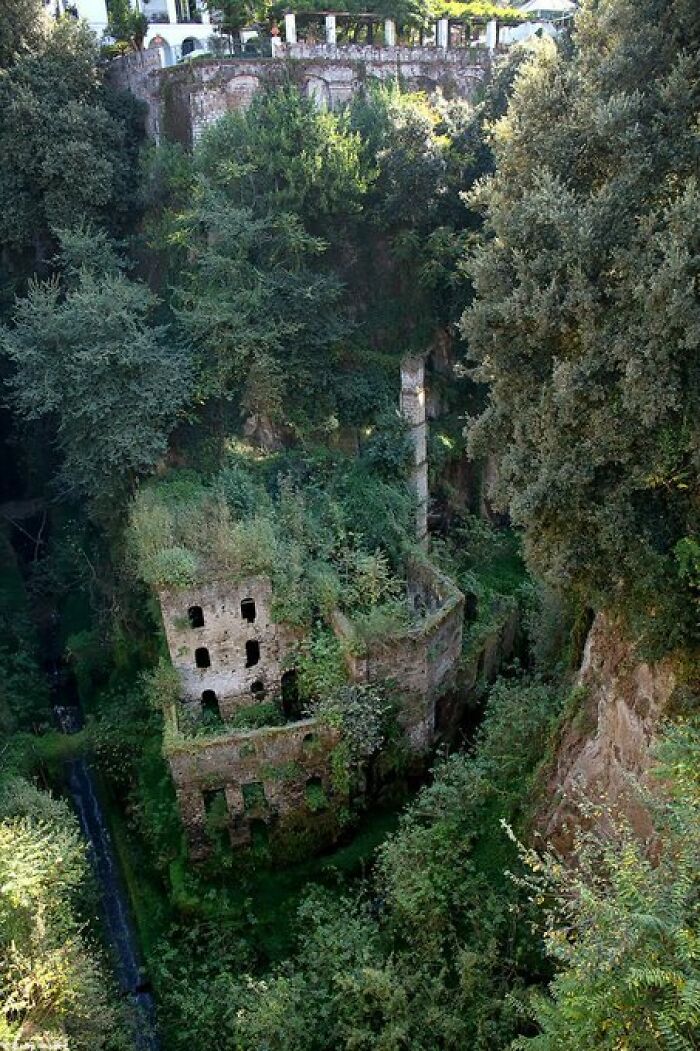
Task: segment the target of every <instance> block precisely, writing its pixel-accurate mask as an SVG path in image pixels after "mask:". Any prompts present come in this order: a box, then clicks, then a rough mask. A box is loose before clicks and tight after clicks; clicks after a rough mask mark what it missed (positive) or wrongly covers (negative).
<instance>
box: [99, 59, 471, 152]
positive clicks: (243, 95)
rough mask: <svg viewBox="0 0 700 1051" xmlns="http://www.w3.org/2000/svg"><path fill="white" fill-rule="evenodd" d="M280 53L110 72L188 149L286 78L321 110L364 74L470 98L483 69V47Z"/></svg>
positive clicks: (158, 126) (135, 65) (152, 62)
mask: <svg viewBox="0 0 700 1051" xmlns="http://www.w3.org/2000/svg"><path fill="white" fill-rule="evenodd" d="M287 47H288V55H287V57H285V58H246V59H242V58H228V59H227V58H212V59H204V58H202V59H199V60H197V61H194V62H191V63H190V62H188V63H183V64H182V65H178V66H173V67H170V68H168V69H161V68H160V66H161V55H160V51H159V50H158V49H157V48H150V49H148V50H147V51H145V52H142V53H141V55H140V56H139V55H136V56H132V55H129V56H125V58H122V59H115V60H114V62H113V63H111V65H110V69H109V77H110V79H111V81H112V83H113V84H115V86H121V87H127V88H129V89H130V90H132V91H133V92H134V94H136V95H137V96H138V97H139V98H142V99H144V101H146V102H147V103H148V106H149V128H150V130H151V133H152V134H153V135H154V136H156V137H158V136H159V135H161V134H162V135H163V136H165V137H166V138H169V139H172V140H175V141H179V142H182V143H183V144H185V145H187V146H191V145H192V144H193V143H194V142H196V141H197V139H198V138H199V137H200V136H201V134H202V132H203V131H204V130H205V129H206V128H207V127H209V126H210V125H211V124H213V123H215V122H216V121H217V120H218V119H219V118H220V117H221V116H223V114H224V113H226V112H228V111H229V110H232V109H244V108H245V107H246V106H247V105H248V104H249V103H250V100H251V99H252V97H253V95H254V94H255V92H256V91H257V90H258V89H259V88H260V87H261V86H262V85H263V84H266V83H271V82H275V81H281V80H285V79H289V80H291V81H292V82H293V83H296V84H298V85H299V88H300V90H302V91H303V92H304V93H305V94H307V95H308V96H310V97H311V98H313V99H315V100H316V102H317V104H318V105H319V106H320V107H326V108H330V109H333V108H336V107H338V106H340V105H342V104H343V103H344V102H347V101H348V100H349V99H350V98H351V97H352V96H353V95H354V94H356V93H357V92H358V91H360V90H361V88H362V87H363V85H364V84H365V83H366V82H367V81H368V80H370V79H372V78H376V79H379V80H396V79H399V80H401V81H402V83H404V84H405V85H406V87H408V88H410V89H412V90H420V91H428V92H433V91H437V90H438V89H440V90H441V91H442V92H443V93H444V94H445V95H446V96H448V97H461V98H470V97H472V95H473V94H474V92H475V90H476V89H477V88H478V86H479V84H480V83H481V82H482V81H483V80H484V79H485V77H486V76H487V73H488V69H489V64H490V57H489V55H488V53H487V52H485V51H478V50H471V49H466V50H457V49H456V50H454V51H449V50H448V51H444V50H442V49H439V48H434V47H433V48H431V47H423V48H418V47H416V48H402V47H382V48H375V47H360V46H357V47H355V46H351V45H348V46H340V47H333V46H329V45H309V44H292V45H288V46H287Z"/></svg>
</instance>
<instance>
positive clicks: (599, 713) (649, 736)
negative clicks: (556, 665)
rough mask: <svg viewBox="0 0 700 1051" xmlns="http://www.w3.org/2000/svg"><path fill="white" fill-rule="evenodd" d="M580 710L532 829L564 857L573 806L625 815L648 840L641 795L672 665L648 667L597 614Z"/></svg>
mask: <svg viewBox="0 0 700 1051" xmlns="http://www.w3.org/2000/svg"><path fill="white" fill-rule="evenodd" d="M577 685H578V686H579V687H580V688H581V707H580V708H579V709H578V711H577V712H576V714H575V715H574V716H573V717H572V718H571V719H570V720H569V722H568V723H567V724H566V725H565V726H564V728H563V730H562V733H561V737H560V740H559V742H558V747H557V750H556V755H555V760H554V764H553V768H552V770H551V772H550V774H549V777H548V781H547V785H546V789H545V794H546V798H547V800H549V805H548V807H547V808H546V809H545V811H544V812H543V813H542V815H541V819H540V821H539V822H538V824H539V825H540V829H541V831H542V832H543V833H544V835H545V837H546V838H547V839H548V840H550V841H551V842H552V843H553V845H554V846H556V847H557V848H559V849H561V850H563V851H565V852H566V850H567V848H568V846H569V845H570V837H571V828H572V826H573V825H575V824H577V823H579V822H580V813H579V809H578V802H579V801H580V800H581V799H582V798H585V799H588V800H591V801H593V802H594V803H598V802H599V803H605V804H606V805H608V806H609V807H610V808H611V809H612V811H613V812H616V813H618V814H622V815H624V816H625V817H626V818H627V820H628V821H629V822H630V823H631V825H632V827H633V828H634V829H635V831H636V832H637V833H638V835H639V836H641V837H643V838H646V837H648V836H649V835H650V833H651V819H650V814H649V812H648V809H647V808H646V806H645V805H644V801H643V799H642V798H641V796H640V793H639V792H638V791H637V790H636V789H637V786H638V785H639V783H640V782H641V783H645V782H646V781H647V777H648V772H649V768H650V766H651V761H652V755H651V748H652V745H653V742H654V739H655V737H656V736H657V735H658V731H659V728H660V725H661V723H662V720H663V716H664V714H665V712H666V711H667V709H668V707H669V701H670V699H671V696H672V694H673V692H674V690H675V688H676V685H677V675H676V671H675V668H674V662H673V660H672V659H671V658H668V659H665V660H663V661H657V662H654V663H652V662H648V661H646V660H644V659H642V658H641V657H640V655H639V654H638V652H637V650H636V647H635V645H634V644H633V643H632V642H630V640H629V639H628V638H627V637H626V636H625V634H624V632H623V630H622V628H621V627H620V625H619V624H618V623H617V622H616V621H614V620H613V619H612V618H611V617H609V616H608V615H606V614H604V613H599V614H598V615H597V616H596V618H595V620H594V622H593V625H592V627H591V630H590V632H589V635H588V638H587V640H586V646H585V650H584V655H583V661H582V663H581V668H580V670H579V673H578V680H577Z"/></svg>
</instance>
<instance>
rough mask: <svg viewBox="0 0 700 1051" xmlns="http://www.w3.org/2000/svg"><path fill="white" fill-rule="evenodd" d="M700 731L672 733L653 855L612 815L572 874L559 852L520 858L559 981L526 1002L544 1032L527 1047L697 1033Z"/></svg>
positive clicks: (586, 838)
mask: <svg viewBox="0 0 700 1051" xmlns="http://www.w3.org/2000/svg"><path fill="white" fill-rule="evenodd" d="M699 758H700V727H699V726H698V723H697V719H695V720H694V721H686V722H684V723H681V724H680V725H679V726H677V727H669V728H667V736H666V738H665V739H664V741H663V744H662V746H661V747H660V748H659V755H658V760H659V765H658V767H657V772H658V774H659V776H660V777H663V778H664V779H666V781H667V785H668V792H667V796H666V799H665V801H664V803H663V804H660V803H659V802H658V801H656V802H655V801H654V800H653V798H652V800H651V807H652V810H653V811H655V812H656V822H655V825H656V833H657V835H658V836H659V837H660V839H659V842H658V843H657V844H656V847H655V850H654V852H653V853H652V854H650V853H649V849H648V847H647V845H645V844H644V843H642V842H641V841H640V839H639V837H638V835H636V834H635V833H634V831H633V830H632V829H631V828H630V827H629V826H628V825H627V824H626V822H625V821H624V819H623V820H621V819H620V818H619V817H618V818H616V817H615V815H614V814H613V813H611V812H606V811H605V809H603V810H602V813H601V812H600V811H598V812H596V810H595V808H593V807H591V808H590V812H589V813H588V814H587V817H589V818H594V819H596V820H598V821H600V820H601V818H602V819H603V821H604V823H605V824H606V825H607V827H608V830H609V831H608V832H607V833H602V834H601V832H600V831H596V832H592V833H591V832H586V831H583V830H580V831H579V832H578V834H577V839H576V844H575V851H576V860H577V864H576V866H575V867H573V868H572V867H570V866H567V865H566V864H563V863H562V860H561V858H559V857H557V856H556V855H555V854H554V853H548V854H545V855H544V857H541V856H539V855H538V854H536V853H535V852H534V851H532V850H529V851H524V852H523V856H524V859H525V861H526V863H527V865H528V867H529V869H530V875H529V878H528V880H527V886H528V887H529V889H530V890H531V891H532V892H533V894H534V895H535V897H536V899H537V900H544V901H546V902H547V925H546V931H545V944H546V946H547V950H548V952H549V954H550V955H551V956H552V957H553V958H554V959H555V960H556V961H557V963H558V965H559V967H560V973H559V974H558V975H557V976H556V978H555V979H554V981H553V982H552V983H551V986H550V992H551V998H550V997H544V996H541V995H537V996H536V997H534V998H533V1000H532V1003H531V1005H530V1006H531V1010H532V1013H533V1017H534V1018H535V1019H536V1020H537V1022H538V1024H539V1026H540V1028H541V1033H540V1034H539V1035H538V1036H536V1037H533V1038H530V1039H522V1040H519V1041H517V1043H516V1044H515V1047H517V1048H519V1049H521V1051H523V1049H529V1051H557V1049H559V1048H563V1047H565V1046H567V1042H568V1041H569V1040H570V1039H571V1037H572V1035H574V1034H575V1039H576V1046H577V1047H580V1048H581V1049H590V1051H594V1049H595V1051H598V1049H599V1048H600V1049H601V1051H603V1049H608V1048H609V1049H610V1051H613V1049H617V1048H620V1047H624V1048H629V1049H630V1051H636V1049H640V1051H641V1049H644V1051H646V1049H647V1048H656V1047H662V1048H668V1049H669V1051H671V1049H674V1048H683V1049H684V1051H685V1049H688V1048H694V1047H696V1046H697V1037H698V1032H699V1031H700V962H699V959H700V954H699V951H698V950H699V948H700V922H699V918H698V890H699V889H700V885H699V884H700V854H699V851H700V764H699V763H698V759H699Z"/></svg>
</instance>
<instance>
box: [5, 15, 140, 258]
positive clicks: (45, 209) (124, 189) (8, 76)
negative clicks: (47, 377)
mask: <svg viewBox="0 0 700 1051" xmlns="http://www.w3.org/2000/svg"><path fill="white" fill-rule="evenodd" d="M39 17H40V20H41V22H42V24H43V23H44V22H45V21H46V20H45V18H44V15H43V13H42V14H40V16H39ZM3 22H4V16H3ZM142 125H143V119H142V107H141V105H140V104H139V103H137V102H136V100H135V99H134V98H133V96H131V95H125V94H122V93H120V92H119V91H115V90H114V89H110V90H109V91H107V90H105V88H104V87H103V85H102V82H101V75H100V74H99V73H98V71H97V42H96V40H95V38H94V36H93V35H92V34H91V32H90V31H89V29H88V27H87V25H86V24H85V23H79V22H76V21H74V20H73V19H70V18H65V19H60V20H58V21H57V22H55V23H54V22H48V26H47V29H46V32H45V34H43V35H38V36H37V37H36V38H32V46H31V47H29V46H27V47H25V48H24V49H22V50H21V51H19V52H18V53H17V54H16V57H15V59H14V61H13V62H12V63H11V64H10V65H9V67H8V68H6V69H2V68H0V154H1V155H2V157H3V164H2V168H1V170H0V246H2V247H3V249H4V258H3V265H4V266H8V264H10V263H11V261H12V259H13V258H14V257H16V256H18V255H19V256H20V257H21V256H22V254H23V253H24V254H26V253H28V252H29V251H32V252H33V254H34V257H35V263H36V265H38V266H40V267H41V266H42V265H43V266H44V267H45V265H46V263H47V261H48V259H49V258H50V256H51V254H52V251H53V249H54V247H55V240H54V237H53V231H54V230H55V229H56V228H57V227H67V226H72V225H75V224H76V223H79V222H85V221H93V222H96V223H101V224H103V225H104V226H105V227H106V228H107V229H108V230H110V231H112V232H113V233H123V232H124V230H125V228H126V226H127V225H128V223H129V222H130V221H132V220H133V218H134V212H135V209H136V191H137V181H136V174H137V166H136V163H135V162H136V154H137V151H138V147H139V144H140V141H141V139H142V136H143V127H142Z"/></svg>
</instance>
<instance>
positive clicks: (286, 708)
mask: <svg viewBox="0 0 700 1051" xmlns="http://www.w3.org/2000/svg"><path fill="white" fill-rule="evenodd" d="M280 685H281V687H282V712H283V714H284V717H285V719H288V720H291V721H295V720H297V719H301V717H302V714H303V712H302V706H301V701H300V699H299V684H298V682H297V673H296V671H295V670H294V669H293V668H292V669H291V670H290V671H286V672H285V673H284V675H283V676H282V679H281V683H280Z"/></svg>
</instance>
